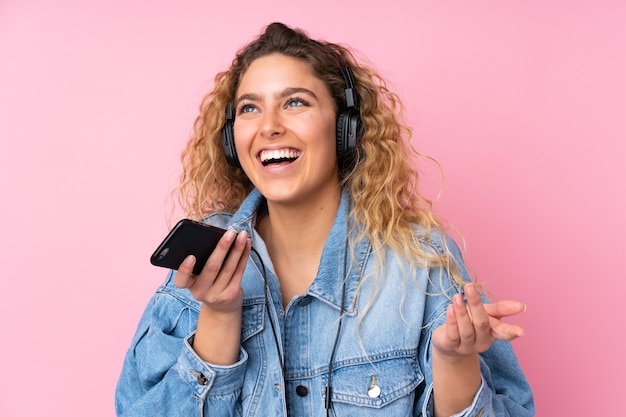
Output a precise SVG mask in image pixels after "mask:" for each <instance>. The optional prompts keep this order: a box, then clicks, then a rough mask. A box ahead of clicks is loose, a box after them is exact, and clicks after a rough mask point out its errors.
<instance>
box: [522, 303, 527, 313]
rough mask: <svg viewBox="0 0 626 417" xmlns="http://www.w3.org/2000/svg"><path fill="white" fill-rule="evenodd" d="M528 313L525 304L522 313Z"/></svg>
mask: <svg viewBox="0 0 626 417" xmlns="http://www.w3.org/2000/svg"><path fill="white" fill-rule="evenodd" d="M525 312H526V303H524V309H523V310H522V313H525Z"/></svg>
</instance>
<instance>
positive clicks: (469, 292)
mask: <svg viewBox="0 0 626 417" xmlns="http://www.w3.org/2000/svg"><path fill="white" fill-rule="evenodd" d="M465 294H467V295H468V296H470V297H474V296H475V295H476V294H477V292H476V288H475V287H474V284H467V285H466V286H465Z"/></svg>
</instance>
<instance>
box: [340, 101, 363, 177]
mask: <svg viewBox="0 0 626 417" xmlns="http://www.w3.org/2000/svg"><path fill="white" fill-rule="evenodd" d="M360 134H361V117H360V114H359V111H358V110H357V109H347V110H344V111H342V112H341V113H339V114H338V115H337V159H338V160H339V167H340V169H348V168H349V167H351V166H352V164H353V163H354V162H355V156H356V147H357V142H358V140H359V138H360Z"/></svg>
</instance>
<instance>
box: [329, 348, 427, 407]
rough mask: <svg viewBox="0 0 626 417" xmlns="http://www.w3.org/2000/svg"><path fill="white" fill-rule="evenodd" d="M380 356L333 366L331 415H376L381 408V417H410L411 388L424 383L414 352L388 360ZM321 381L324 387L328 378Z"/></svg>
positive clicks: (412, 400)
mask: <svg viewBox="0 0 626 417" xmlns="http://www.w3.org/2000/svg"><path fill="white" fill-rule="evenodd" d="M381 356H383V358H382V359H378V360H376V358H371V357H370V358H369V360H368V358H360V359H358V360H354V361H349V362H348V363H345V364H344V363H339V364H337V367H336V369H334V370H333V373H332V380H331V400H332V409H333V413H334V415H335V416H337V417H344V416H353V415H358V416H359V417H366V416H370V415H372V416H374V415H375V416H380V415H381V412H382V410H379V409H383V408H384V415H385V416H406V415H410V414H411V412H412V410H413V403H414V398H415V389H416V388H417V387H418V386H419V385H420V384H421V383H422V381H423V380H424V376H423V374H422V372H421V371H420V369H419V365H418V363H417V359H416V357H415V352H413V353H412V354H410V355H406V356H394V357H391V358H388V356H389V355H381ZM385 356H387V358H385ZM346 362H347V361H346ZM325 379H326V380H325V381H323V382H324V386H326V385H327V379H328V375H326V376H325ZM323 395H324V396H325V394H323Z"/></svg>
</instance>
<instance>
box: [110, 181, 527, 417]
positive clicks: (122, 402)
mask: <svg viewBox="0 0 626 417" xmlns="http://www.w3.org/2000/svg"><path fill="white" fill-rule="evenodd" d="M262 200H263V198H262V196H261V194H260V193H259V192H258V191H256V190H254V191H253V192H252V193H251V194H250V195H249V196H248V198H247V199H246V200H245V201H244V203H243V204H242V205H241V207H240V209H239V210H238V211H237V213H235V214H234V215H226V214H214V215H212V216H210V217H209V218H208V219H207V221H208V222H210V223H212V224H214V225H217V226H221V227H224V228H231V229H234V230H236V231H238V232H239V231H243V230H246V231H247V232H248V233H250V236H251V237H252V246H253V248H255V250H256V253H253V254H252V255H251V256H250V258H249V260H248V264H247V267H246V270H245V272H244V277H243V282H242V287H243V289H244V302H243V319H242V329H241V347H240V353H239V360H238V361H237V362H236V363H234V364H232V365H229V366H217V365H214V364H211V363H207V362H204V361H203V360H202V359H200V357H198V355H197V354H196V353H195V352H194V350H193V348H192V345H193V338H194V331H195V328H196V323H197V318H198V314H199V311H200V303H199V302H198V301H196V300H195V299H194V298H193V297H192V296H191V295H190V293H189V292H188V291H187V290H183V289H177V288H176V287H175V286H174V285H173V276H174V274H175V272H174V271H172V272H171V273H170V274H169V275H168V278H167V280H166V282H165V283H164V284H163V285H162V286H161V287H160V288H159V289H158V290H157V292H156V294H155V295H154V296H153V298H152V299H151V300H150V302H149V304H148V306H147V308H146V310H145V312H144V314H143V316H142V318H141V321H140V323H139V326H138V329H137V332H136V334H135V336H134V338H133V340H132V344H131V346H130V349H129V350H128V353H127V355H126V358H125V361H124V366H123V369H122V373H121V376H120V379H119V381H118V386H117V391H116V398H115V400H116V401H115V405H116V412H117V414H118V416H124V417H131V416H133V417H139V416H142V417H146V416H168V417H176V416H186V417H191V416H219V417H223V416H247V417H252V416H255V417H256V416H267V417H284V416H324V415H326V408H325V404H327V398H326V397H327V396H329V397H330V398H329V400H330V401H329V404H330V414H329V415H331V416H336V417H347V416H359V417H369V416H372V417H373V416H385V417H395V416H398V417H399V416H432V415H433V395H432V390H433V385H432V369H431V355H430V350H431V336H432V332H433V331H434V329H436V328H437V327H438V326H440V325H441V324H443V323H444V322H445V310H446V307H447V305H448V304H449V303H450V297H451V295H452V293H453V292H456V291H461V289H460V288H458V286H456V285H455V284H454V283H452V281H451V279H450V277H449V276H448V275H447V274H446V272H445V271H442V270H437V269H426V268H422V269H418V270H413V271H412V272H411V277H409V278H407V277H406V275H407V274H406V271H407V270H408V269H407V268H406V265H404V264H403V262H402V261H400V260H399V259H398V258H396V257H395V256H394V254H393V253H387V254H386V262H387V265H386V269H385V279H384V280H382V281H377V280H376V279H375V277H374V276H373V275H372V274H370V273H371V272H372V271H374V270H375V268H376V267H377V265H375V263H376V257H375V256H374V255H373V253H372V248H371V245H370V243H369V242H368V241H366V240H362V241H360V242H359V243H357V244H356V247H354V248H351V249H348V250H349V251H350V252H349V255H348V256H347V257H344V253H345V251H346V244H345V242H346V226H345V225H346V221H347V219H348V209H349V205H350V202H349V200H350V198H349V196H348V195H347V193H346V192H344V193H343V194H342V197H341V203H340V207H339V210H338V212H337V216H336V220H335V223H334V225H333V227H332V229H331V232H330V234H329V236H328V239H327V242H326V245H325V247H324V250H323V253H322V257H321V262H320V264H319V269H318V274H317V276H316V277H315V279H314V281H313V282H312V284H311V286H310V287H309V288H308V290H307V291H306V293H304V294H301V295H298V296H296V297H294V298H293V299H292V300H291V302H289V304H288V305H287V307H286V308H283V305H282V297H281V294H280V288H279V283H278V279H277V278H276V275H275V273H274V271H273V267H272V263H271V260H270V258H269V256H268V253H267V250H266V248H265V246H264V243H263V241H262V240H261V239H260V237H259V236H258V234H256V232H255V231H254V222H255V220H256V213H257V210H258V208H259V205H260V204H261V202H262ZM444 239H445V241H444ZM421 243H422V244H423V245H424V247H425V248H427V249H428V250H435V251H443V250H444V243H447V246H448V247H449V250H451V251H452V254H453V256H454V257H455V258H456V259H457V261H458V263H459V265H461V269H462V271H463V274H464V275H465V277H466V278H467V279H469V278H468V277H467V273H466V271H465V269H464V267H463V266H462V260H461V256H460V253H459V251H458V248H457V246H456V245H455V244H454V242H453V241H452V240H451V239H448V238H446V237H445V236H442V235H441V234H436V233H431V234H430V235H429V236H428V238H423V237H422V238H421ZM257 254H258V256H257ZM353 256H354V257H353ZM346 259H347V262H345V267H344V261H345V260H346ZM344 277H345V287H344V285H343V283H344ZM364 277H369V278H364ZM264 280H265V281H266V284H264ZM359 282H361V285H360V287H359V289H358V291H357V286H358V284H359ZM266 286H267V287H266ZM266 288H267V291H266ZM427 294H428V295H427ZM342 298H343V302H342ZM342 304H343V307H344V308H343V310H344V314H343V318H342V319H341V321H340V320H339V317H340V316H341V310H342ZM360 313H361V314H360ZM363 313H365V314H363ZM331 356H332V366H330V363H331ZM281 359H282V362H283V363H281ZM480 361H481V370H482V384H481V386H480V388H479V390H478V392H477V393H476V395H475V398H474V400H473V402H472V404H471V405H470V406H469V407H468V408H467V409H465V410H463V411H462V412H461V413H459V414H457V415H456V416H471V417H475V416H476V417H480V416H482V417H487V416H519V417H522V416H532V415H534V403H533V397H532V393H531V390H530V387H529V385H528V383H527V382H526V379H525V377H524V375H523V373H522V371H521V369H520V367H519V364H518V362H517V359H516V357H515V355H514V353H513V350H512V348H511V346H510V344H509V343H508V342H504V341H496V342H495V343H494V344H493V345H492V346H491V348H490V349H489V350H488V351H486V352H484V353H483V354H481V355H480ZM329 366H330V367H329ZM329 369H330V371H331V372H330V373H329ZM329 379H330V381H329ZM327 386H330V389H329V390H328V389H327V388H326V387H327ZM329 393H330V394H329Z"/></svg>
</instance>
